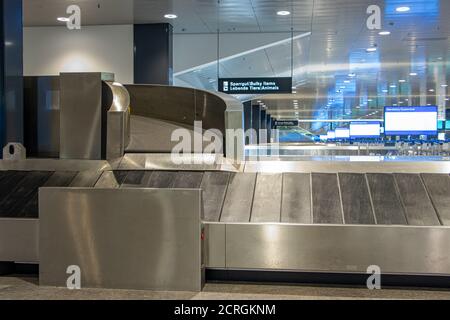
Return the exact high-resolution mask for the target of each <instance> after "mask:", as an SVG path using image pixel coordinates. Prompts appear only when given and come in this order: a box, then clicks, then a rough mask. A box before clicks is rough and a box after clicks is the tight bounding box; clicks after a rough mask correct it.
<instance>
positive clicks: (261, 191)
mask: <svg viewBox="0 0 450 320" xmlns="http://www.w3.org/2000/svg"><path fill="white" fill-rule="evenodd" d="M282 186H283V175H281V174H264V173H263V174H258V176H257V178H256V186H255V195H254V198H253V207H252V215H251V219H250V221H251V222H280V220H281V193H282Z"/></svg>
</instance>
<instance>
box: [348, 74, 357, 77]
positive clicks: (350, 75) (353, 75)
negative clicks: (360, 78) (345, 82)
mask: <svg viewBox="0 0 450 320" xmlns="http://www.w3.org/2000/svg"><path fill="white" fill-rule="evenodd" d="M348 76H349V77H350V78H354V77H356V74H355V73H349V74H348Z"/></svg>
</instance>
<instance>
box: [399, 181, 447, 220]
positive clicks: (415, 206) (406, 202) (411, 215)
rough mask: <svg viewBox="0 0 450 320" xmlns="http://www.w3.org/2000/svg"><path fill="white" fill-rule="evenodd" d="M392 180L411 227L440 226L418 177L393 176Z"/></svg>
mask: <svg viewBox="0 0 450 320" xmlns="http://www.w3.org/2000/svg"><path fill="white" fill-rule="evenodd" d="M394 178H395V181H396V183H397V186H398V190H399V193H400V199H401V201H402V204H403V206H404V208H405V215H406V220H407V221H408V224H409V225H411V226H439V225H441V223H440V221H439V219H438V216H437V214H436V211H435V210H434V208H433V205H432V204H431V200H430V197H429V196H428V193H427V191H426V189H425V186H424V185H423V183H422V180H421V178H420V175H418V174H394Z"/></svg>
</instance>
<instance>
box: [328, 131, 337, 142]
mask: <svg viewBox="0 0 450 320" xmlns="http://www.w3.org/2000/svg"><path fill="white" fill-rule="evenodd" d="M327 138H328V140H334V139H336V132H334V131H328V133H327Z"/></svg>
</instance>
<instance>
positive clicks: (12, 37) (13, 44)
mask: <svg viewBox="0 0 450 320" xmlns="http://www.w3.org/2000/svg"><path fill="white" fill-rule="evenodd" d="M22 29H23V14H22V1H18V0H0V36H1V39H0V57H1V60H0V143H1V147H2V148H3V147H4V146H5V145H6V144H7V143H8V142H20V143H23V120H24V119H23V83H22V81H23V30H22Z"/></svg>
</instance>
